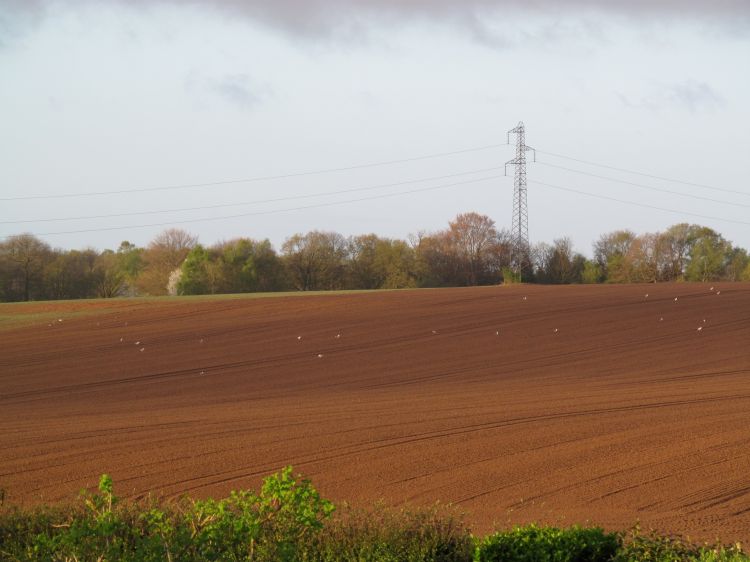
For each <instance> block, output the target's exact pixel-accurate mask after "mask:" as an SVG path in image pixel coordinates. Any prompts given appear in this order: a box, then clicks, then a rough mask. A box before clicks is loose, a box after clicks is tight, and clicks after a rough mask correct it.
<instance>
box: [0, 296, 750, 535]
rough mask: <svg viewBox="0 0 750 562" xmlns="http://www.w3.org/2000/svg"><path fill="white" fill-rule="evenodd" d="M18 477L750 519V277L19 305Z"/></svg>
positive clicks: (585, 517)
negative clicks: (269, 480) (106, 476)
mask: <svg viewBox="0 0 750 562" xmlns="http://www.w3.org/2000/svg"><path fill="white" fill-rule="evenodd" d="M0 337H1V338H2V342H3V343H2V348H1V349H2V353H1V354H0V427H2V431H1V432H0V451H1V454H0V488H4V489H6V491H7V501H10V502H13V503H18V504H23V505H33V504H36V503H41V502H52V501H62V500H70V499H73V498H74V497H75V496H76V494H77V492H78V491H79V490H80V489H81V488H83V487H86V486H93V485H94V484H95V483H96V482H97V480H98V477H99V475H100V474H101V473H103V472H108V473H110V474H111V475H112V477H113V479H114V481H115V485H116V487H117V489H118V491H119V493H120V494H121V495H123V496H128V497H141V496H144V495H146V494H148V493H149V492H150V491H154V492H155V493H163V494H165V495H167V496H177V495H179V494H183V493H187V494H190V495H193V496H198V497H204V496H209V495H224V494H226V493H227V491H229V490H231V489H237V488H241V487H255V486H257V484H258V482H259V481H260V479H261V478H262V477H263V476H264V475H266V474H268V473H270V472H273V471H276V470H278V469H279V468H280V467H282V466H284V465H287V464H292V465H294V467H295V470H297V471H300V472H302V473H304V474H305V475H306V476H308V477H310V478H312V480H313V481H314V483H315V484H316V486H317V487H318V489H319V490H320V491H321V493H322V494H323V495H325V496H326V497H329V498H331V499H332V500H334V501H337V502H338V501H343V500H347V501H350V502H351V503H353V504H355V505H364V506H368V505H371V504H372V502H373V501H376V500H378V499H383V500H384V501H385V502H387V503H389V504H394V505H400V504H402V503H405V502H406V503H410V504H417V505H426V504H432V503H434V502H435V501H438V500H439V501H441V502H443V503H449V502H450V503H454V504H456V505H458V506H459V507H460V508H461V509H463V510H465V511H466V513H467V521H468V522H469V523H470V524H471V525H472V527H473V528H474V529H475V530H476V531H479V532H484V531H488V530H490V529H491V528H492V527H493V526H494V525H500V526H507V525H508V524H515V523H519V524H520V523H525V522H529V521H539V522H544V523H551V524H559V525H568V524H572V523H586V522H589V523H594V524H601V525H604V526H606V527H608V528H617V529H622V528H627V527H629V526H631V525H632V524H634V523H635V522H636V521H637V520H640V521H641V523H642V525H643V526H644V527H654V528H655V529H658V530H660V531H663V532H675V533H681V534H687V535H690V536H691V537H693V538H698V539H708V540H711V539H714V538H719V539H721V540H724V541H735V540H742V541H748V540H750V471H748V466H750V424H749V423H748V412H750V284H747V283H745V284H722V283H719V284H714V285H713V286H712V285H709V284H705V285H704V284H660V285H630V286H619V285H618V286H615V285H612V286H602V285H597V286H559V287H549V286H547V287H544V286H523V285H519V286H506V287H483V288H468V289H440V290H415V291H394V292H370V293H355V294H329V295H295V296H285V297H273V298H244V297H239V298H237V297H235V298H229V297H227V298H223V297H215V298H179V299H155V300H113V301H85V302H84V301H81V302H73V301H68V302H60V303H29V304H8V305H0Z"/></svg>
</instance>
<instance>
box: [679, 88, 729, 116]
mask: <svg viewBox="0 0 750 562" xmlns="http://www.w3.org/2000/svg"><path fill="white" fill-rule="evenodd" d="M667 97H668V99H670V100H672V101H674V102H677V103H680V104H682V105H684V106H685V107H687V108H688V109H689V110H690V111H691V112H693V113H694V112H696V111H699V110H703V109H716V108H717V107H721V106H723V105H724V98H722V97H721V96H720V95H718V94H717V93H716V92H715V91H714V89H713V88H711V86H710V85H708V84H707V83H706V82H696V81H694V80H687V81H685V82H682V83H680V84H674V85H673V86H671V87H670V88H669V90H668V92H667Z"/></svg>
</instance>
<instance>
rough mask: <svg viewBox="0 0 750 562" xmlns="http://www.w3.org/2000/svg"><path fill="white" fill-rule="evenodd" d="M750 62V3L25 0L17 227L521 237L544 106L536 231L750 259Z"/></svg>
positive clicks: (10, 136) (5, 75)
mask: <svg viewBox="0 0 750 562" xmlns="http://www.w3.org/2000/svg"><path fill="white" fill-rule="evenodd" d="M748 61H750V0H723V1H721V0H716V1H713V2H705V1H702V0H682V1H677V0H664V1H654V0H631V1H626V0H606V1H594V0H569V1H566V2H561V1H559V0H536V1H523V2H522V1H520V0H431V1H429V0H411V1H406V0H402V1H398V0H358V1H357V0H349V1H344V0H276V1H275V2H266V1H262V0H246V1H241V0H214V1H208V0H205V1H201V0H182V1H177V0H173V1H169V0H161V1H159V0H154V1H147V0H130V1H127V2H126V1H124V0H122V1H118V0H108V1H99V2H95V1H93V0H89V1H87V0H69V1H51V0H50V1H48V0H0V239H2V238H3V237H7V236H10V235H14V234H19V233H22V232H31V233H33V234H35V235H37V236H39V237H40V238H42V239H43V240H45V241H46V242H48V243H49V244H50V245H52V246H54V247H59V248H68V249H72V248H78V249H80V248H84V247H93V248H97V249H100V250H101V249H105V248H112V249H115V248H117V247H118V246H119V244H120V242H121V241H123V240H129V241H130V242H133V243H135V244H137V245H140V246H145V245H147V244H148V243H149V241H150V240H152V239H153V238H154V237H155V236H156V235H157V234H158V233H159V232H161V231H163V230H164V229H165V228H170V227H176V228H183V229H185V230H188V231H189V232H191V233H193V234H196V235H198V237H199V240H200V242H201V243H203V244H205V245H210V244H213V243H215V242H218V241H221V240H229V239H232V238H236V237H239V236H244V237H250V238H256V239H263V238H269V239H270V240H271V241H272V242H273V243H274V245H275V246H276V247H277V248H280V246H281V244H282V243H283V241H284V240H285V239H286V238H287V237H288V236H291V235H292V234H294V233H297V232H300V233H304V232H307V231H310V230H334V231H337V232H340V233H341V234H344V235H346V236H349V235H357V234H365V233H370V232H374V233H376V234H378V235H381V236H387V237H397V238H406V237H407V236H409V234H411V233H417V232H420V231H425V232H431V231H436V230H439V229H444V228H446V227H447V225H448V222H449V221H450V220H452V219H453V218H454V217H455V216H456V215H457V214H458V213H462V212H469V211H475V212H478V213H482V214H486V215H488V216H490V217H491V218H492V219H493V220H495V222H496V225H497V227H498V228H507V229H510V227H511V219H512V213H513V189H514V177H513V173H514V167H513V166H508V169H507V176H505V175H504V173H505V166H504V165H505V163H506V162H507V161H508V160H510V159H512V158H513V157H514V155H515V152H514V151H515V146H514V144H513V143H515V140H516V138H515V136H514V135H511V136H510V143H511V144H507V142H508V135H507V131H508V130H509V129H512V128H514V127H515V126H516V125H517V124H518V123H519V122H521V121H522V122H523V123H524V125H525V129H526V143H527V145H529V146H531V147H533V148H534V149H536V153H535V154H536V162H534V161H533V160H534V152H531V151H529V152H528V153H527V154H528V159H529V162H528V165H527V179H528V210H529V235H530V239H531V242H532V243H537V242H551V241H552V240H553V239H555V238H559V237H562V236H568V237H570V238H571V239H572V241H573V243H574V246H575V248H576V249H577V250H578V251H580V252H582V253H584V254H587V255H590V254H591V246H592V243H593V242H594V241H595V240H596V239H597V238H598V237H599V236H600V235H601V234H603V233H606V232H610V231H612V230H616V229H622V228H628V229H631V230H634V231H635V232H637V233H645V232H656V231H660V230H664V229H666V228H667V227H668V226H670V225H672V224H675V223H679V222H690V223H698V224H703V225H706V226H710V227H712V228H714V229H715V230H717V231H719V232H720V233H722V234H723V235H724V237H725V238H727V239H728V240H730V241H732V242H733V243H734V244H736V245H739V246H742V247H744V248H747V249H750V156H748V149H749V148H750V126H749V125H750V106H749V105H748V100H750V71H748V68H750V63H748ZM674 180H677V181H674Z"/></svg>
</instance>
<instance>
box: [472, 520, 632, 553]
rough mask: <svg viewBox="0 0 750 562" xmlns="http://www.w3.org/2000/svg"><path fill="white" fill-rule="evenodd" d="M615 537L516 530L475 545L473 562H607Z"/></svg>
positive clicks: (592, 532) (592, 531) (594, 531)
mask: <svg viewBox="0 0 750 562" xmlns="http://www.w3.org/2000/svg"><path fill="white" fill-rule="evenodd" d="M618 547H619V541H618V536H617V535H616V534H614V533H605V532H604V531H603V530H602V529H599V528H592V529H585V528H581V527H570V528H568V529H558V528H555V527H537V526H536V525H529V526H527V527H515V528H513V530H511V531H504V532H499V533H495V534H494V535H490V536H489V537H486V538H484V539H483V540H480V541H478V543H477V550H476V552H475V555H474V560H475V562H607V561H609V560H612V558H613V557H614V556H615V554H616V553H617V550H618Z"/></svg>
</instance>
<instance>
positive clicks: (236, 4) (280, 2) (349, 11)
mask: <svg viewBox="0 0 750 562" xmlns="http://www.w3.org/2000/svg"><path fill="white" fill-rule="evenodd" d="M115 2H116V3H120V4H121V5H123V6H130V7H143V8H145V7H152V6H154V5H155V4H161V5H173V6H177V7H179V6H185V5H190V6H193V7H199V8H206V9H209V10H215V11H218V12H220V13H224V14H226V15H229V16H231V17H245V18H248V19H250V20H253V21H258V22H262V23H264V24H266V25H269V26H272V27H275V28H278V29H282V30H284V31H287V32H290V33H292V34H294V35H295V36H301V37H322V36H326V37H334V38H335V37H341V36H343V37H350V36H352V31H353V30H354V31H357V32H360V33H361V31H362V29H365V28H366V27H368V26H377V25H389V26H393V25H404V24H409V23H413V22H418V21H430V22H435V23H440V24H444V25H450V26H456V27H459V28H463V29H464V30H466V31H468V32H469V33H470V34H472V35H474V36H475V37H476V38H477V39H478V40H480V41H486V40H489V41H495V40H497V39H496V34H490V33H489V32H488V29H489V27H488V25H487V22H490V21H492V22H493V24H507V25H509V26H512V25H513V22H514V21H515V20H517V18H518V17H519V16H536V17H539V16H541V17H546V18H550V19H552V20H557V19H560V18H572V19H578V18H581V17H587V16H590V15H603V16H624V17H632V18H637V19H638V21H639V22H641V23H648V22H651V21H654V20H658V19H662V20H668V21H672V20H678V19H679V20H693V21H695V22H698V23H700V24H701V25H706V24H709V25H721V26H723V27H732V28H735V29H736V28H737V26H738V25H739V26H742V27H750V4H749V3H748V0H712V1H711V2H707V1H706V0H658V1H656V0H606V1H603V0H564V1H563V0H273V1H268V0H111V3H115ZM75 5H99V6H101V3H97V2H95V1H94V0H0V13H2V12H3V11H6V12H9V13H16V14H19V13H36V14H39V13H41V12H44V11H46V10H45V9H46V8H49V7H50V6H55V7H62V8H65V9H69V8H71V7H75ZM490 27H491V26H490Z"/></svg>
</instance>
